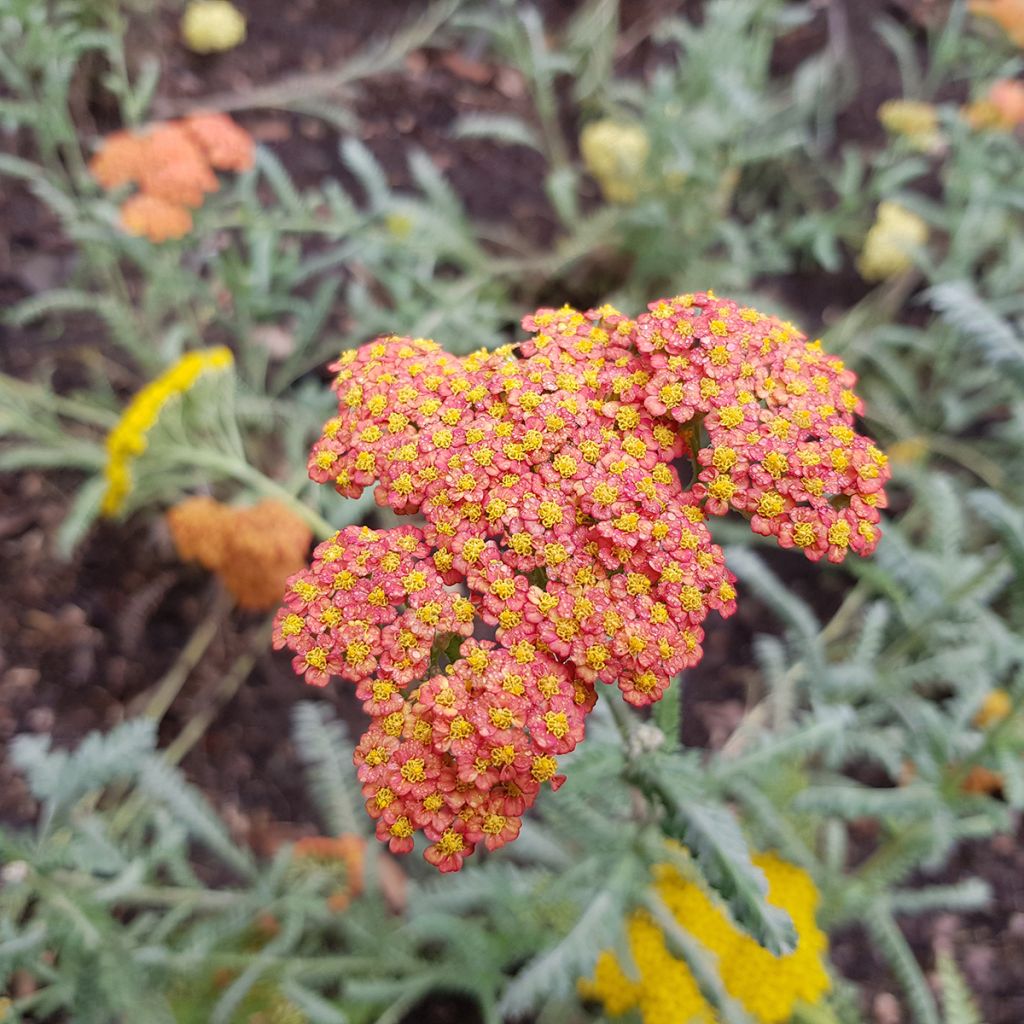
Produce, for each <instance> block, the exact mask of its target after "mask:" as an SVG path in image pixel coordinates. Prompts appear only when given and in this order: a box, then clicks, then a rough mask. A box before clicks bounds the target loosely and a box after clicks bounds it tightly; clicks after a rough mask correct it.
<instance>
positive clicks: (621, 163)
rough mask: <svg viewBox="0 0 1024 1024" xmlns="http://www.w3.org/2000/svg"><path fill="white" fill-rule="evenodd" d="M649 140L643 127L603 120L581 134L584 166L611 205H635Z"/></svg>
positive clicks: (648, 149) (590, 125)
mask: <svg viewBox="0 0 1024 1024" xmlns="http://www.w3.org/2000/svg"><path fill="white" fill-rule="evenodd" d="M650 151H651V140H650V139H649V138H648V136H647V132H646V130H645V129H644V127H643V126H642V125H639V124H635V123H630V122H625V121H615V120H613V119H611V118H604V119H603V120H600V121H592V122H591V123H590V124H588V125H587V126H586V127H585V128H584V129H583V131H582V132H581V133H580V153H581V154H582V156H583V165H584V166H585V167H586V169H587V170H588V171H589V172H590V173H591V174H592V175H593V176H594V178H595V179H596V180H597V183H598V185H600V186H601V192H602V194H603V195H604V197H605V199H607V200H608V201H609V202H610V203H633V202H636V198H637V194H638V192H639V188H640V184H641V182H642V179H643V174H644V168H645V166H646V164H647V157H648V155H649V153H650Z"/></svg>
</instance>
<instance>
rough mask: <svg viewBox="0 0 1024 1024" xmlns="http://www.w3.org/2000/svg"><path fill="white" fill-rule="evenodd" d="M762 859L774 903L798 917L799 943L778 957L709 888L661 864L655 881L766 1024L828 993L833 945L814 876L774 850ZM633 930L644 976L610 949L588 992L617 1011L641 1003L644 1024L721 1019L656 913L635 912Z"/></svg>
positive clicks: (706, 1023) (584, 992)
mask: <svg viewBox="0 0 1024 1024" xmlns="http://www.w3.org/2000/svg"><path fill="white" fill-rule="evenodd" d="M754 863H755V864H757V865H758V867H760V868H761V870H762V871H764V873H765V876H766V878H767V879H768V902H769V903H771V904H772V905H774V906H777V907H782V908H784V909H785V910H787V911H788V912H789V914H790V916H791V917H792V919H793V924H794V926H795V928H796V932H797V945H796V948H795V949H794V950H793V952H792V953H790V954H788V955H786V956H781V957H776V956H773V955H772V954H771V953H769V952H768V951H767V950H766V949H764V948H763V947H762V946H760V945H758V943H757V942H756V941H755V940H754V939H752V938H751V937H750V936H749V935H747V934H746V933H744V932H741V931H740V930H738V929H737V928H736V926H735V925H734V924H733V923H732V921H731V920H730V919H729V918H728V917H727V916H726V914H725V913H724V911H723V910H722V908H721V907H720V906H719V905H718V904H717V903H715V902H713V901H712V899H711V898H710V897H709V896H708V895H707V893H705V892H704V891H703V889H701V888H700V887H699V886H698V885H697V884H696V883H695V882H692V881H690V880H688V879H686V878H684V877H683V876H682V875H681V874H679V872H678V871H677V870H676V869H675V868H674V867H673V866H672V865H669V864H662V865H659V866H658V868H656V869H655V883H654V885H655V889H656V890H657V893H658V895H659V896H660V897H661V899H662V900H663V902H664V903H665V905H666V906H667V907H668V909H669V910H670V911H671V913H672V915H673V916H674V917H675V918H676V919H677V920H678V921H679V922H680V924H682V925H684V926H685V927H686V929H687V931H689V932H690V934H691V935H692V936H693V937H694V938H695V939H696V940H697V941H698V942H699V943H700V944H701V945H702V946H703V947H704V948H705V949H706V950H708V952H709V953H711V954H712V955H713V956H714V958H715V959H716V961H717V964H718V968H719V973H720V975H721V978H722V983H723V985H724V986H725V989H726V991H727V992H728V993H729V995H730V996H732V997H733V998H734V999H736V1000H737V1001H738V1002H739V1003H741V1004H742V1005H743V1007H744V1009H745V1010H746V1011H747V1013H748V1014H750V1016H751V1017H752V1018H753V1019H754V1020H755V1021H757V1022H758V1024H783V1022H784V1021H787V1020H789V1018H790V1017H791V1016H792V1013H793V1010H794V1008H795V1007H796V1006H797V1004H798V1003H806V1004H808V1005H815V1004H817V1003H819V1002H820V1001H821V999H822V997H823V996H824V995H825V993H826V992H827V991H828V988H829V980H828V974H827V973H826V970H825V966H824V963H823V960H824V956H825V953H826V951H827V945H828V943H827V939H826V937H825V935H824V933H823V932H822V931H821V930H820V929H819V928H818V926H817V924H816V922H815V919H814V918H815V911H816V909H817V904H818V892H817V889H816V888H815V886H814V883H813V881H812V880H811V878H810V876H809V875H808V874H807V873H806V872H805V871H804V870H802V869H801V868H798V867H796V866H795V865H793V864H788V863H786V862H785V861H783V860H780V859H779V858H778V857H776V856H775V855H774V854H770V853H768V854H761V855H758V856H755V857H754ZM626 930H627V934H628V937H629V947H630V953H631V955H632V958H633V961H634V963H635V964H636V967H637V970H638V972H639V978H638V979H637V980H632V979H630V978H629V977H628V975H627V973H626V971H625V970H624V969H623V967H622V965H620V964H619V962H618V961H617V960H616V958H615V955H614V954H613V953H612V952H610V951H606V952H604V953H602V954H601V956H600V957H599V958H598V962H597V966H596V969H595V972H594V977H593V979H592V980H584V981H581V982H580V983H579V986H578V988H579V992H580V995H581V996H583V997H584V998H588V999H594V1000H596V1001H598V1002H601V1003H603V1004H604V1008H605V1010H606V1012H607V1013H608V1014H609V1015H611V1016H619V1015H621V1014H623V1013H626V1012H628V1011H629V1010H632V1009H634V1008H635V1009H637V1010H639V1013H640V1017H641V1019H642V1020H643V1024H676V1022H678V1021H681V1020H685V1021H690V1022H693V1024H714V1022H715V1021H716V1020H717V1018H716V1016H715V1013H714V1011H713V1009H712V1007H711V1006H710V1005H709V1004H708V1003H707V1001H706V1000H705V999H704V997H703V996H702V995H701V993H700V989H699V987H698V985H697V982H696V980H695V979H694V978H693V976H692V975H691V974H690V971H689V968H688V967H687V966H686V964H685V963H683V962H682V961H681V960H677V959H676V958H675V957H674V956H672V954H671V953H669V951H668V948H667V946H666V944H665V939H664V936H663V935H662V932H661V930H660V929H659V928H658V927H657V925H656V924H655V923H654V921H653V919H652V918H651V916H650V915H649V914H647V913H646V912H645V911H636V912H634V913H633V914H632V915H631V916H630V919H629V921H628V923H627V928H626Z"/></svg>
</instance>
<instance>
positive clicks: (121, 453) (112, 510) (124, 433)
mask: <svg viewBox="0 0 1024 1024" xmlns="http://www.w3.org/2000/svg"><path fill="white" fill-rule="evenodd" d="M233 362H234V357H233V356H232V355H231V350H230V349H227V348H224V347H223V346H220V347H217V348H211V349H207V350H205V351H201V352H188V353H186V354H185V355H183V356H182V357H181V359H179V360H178V361H177V362H176V363H175V364H174V365H173V366H172V367H170V369H168V370H165V371H164V373H162V374H161V375H160V376H159V377H157V378H156V380H152V381H150V382H149V383H148V384H147V385H146V386H145V387H144V388H143V389H142V390H141V391H140V392H139V393H138V394H137V395H136V396H135V397H134V398H133V399H132V400H131V402H130V403H129V404H128V407H127V408H126V409H125V411H124V412H123V413H122V414H121V418H120V419H119V420H118V421H117V423H116V424H115V425H114V427H113V428H112V429H111V431H110V433H109V434H107V442H106V447H107V465H106V468H105V470H104V475H105V477H106V481H107V490H106V493H105V494H104V495H103V502H102V505H101V512H102V513H103V515H105V516H114V515H117V513H118V512H120V511H121V509H122V508H124V503H125V501H126V499H127V498H128V495H129V494H130V493H131V489H132V476H131V464H132V463H133V462H134V461H135V460H136V459H137V458H138V457H139V456H140V455H141V454H142V453H143V452H144V451H145V450H146V447H147V445H148V443H149V442H148V440H147V435H148V434H149V432H150V430H152V429H153V427H154V426H155V424H156V421H157V419H158V418H159V417H160V412H161V410H162V409H163V407H164V406H165V405H166V404H167V402H168V401H169V400H170V399H171V398H173V397H174V396H175V395H180V394H184V393H185V392H186V391H189V390H191V388H192V387H193V386H194V385H195V383H196V381H197V380H198V379H199V378H200V377H201V376H202V375H203V374H204V373H207V372H208V371H214V370H223V369H226V368H227V367H229V366H231V365H232V363H233Z"/></svg>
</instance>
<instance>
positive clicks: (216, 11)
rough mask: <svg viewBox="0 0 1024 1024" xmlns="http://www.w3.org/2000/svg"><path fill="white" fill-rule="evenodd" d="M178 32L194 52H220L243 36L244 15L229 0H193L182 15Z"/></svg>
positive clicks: (236, 43)
mask: <svg viewBox="0 0 1024 1024" xmlns="http://www.w3.org/2000/svg"><path fill="white" fill-rule="evenodd" d="M181 36H182V39H184V40H185V45H186V46H187V47H188V48H189V49H190V50H192V51H193V52H195V53H221V52H222V51H224V50H230V49H232V48H233V47H235V46H238V44H239V43H241V42H242V41H243V40H244V39H245V16H244V15H243V14H242V12H241V11H240V10H239V9H238V8H237V7H235V5H234V4H232V3H229V2H228V0H194V2H193V3H190V4H189V5H188V7H186V8H185V14H184V16H183V17H182V19H181Z"/></svg>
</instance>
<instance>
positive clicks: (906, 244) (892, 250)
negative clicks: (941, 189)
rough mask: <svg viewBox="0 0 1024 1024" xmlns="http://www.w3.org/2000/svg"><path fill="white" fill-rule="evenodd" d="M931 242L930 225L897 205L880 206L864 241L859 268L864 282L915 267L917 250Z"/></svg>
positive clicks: (884, 278) (882, 204)
mask: <svg viewBox="0 0 1024 1024" xmlns="http://www.w3.org/2000/svg"><path fill="white" fill-rule="evenodd" d="M927 241H928V225H927V224H926V223H925V221H924V220H922V219H921V218H920V217H919V216H918V215H917V214H916V213H911V212H910V210H907V209H904V208H903V207H902V206H900V205H899V204H898V203H892V202H884V203H879V204H878V211H877V213H876V214H875V223H874V224H873V225H872V226H871V230H870V231H868V233H867V237H866V238H865V239H864V248H863V249H862V250H861V254H860V259H859V260H858V261H857V269H858V270H859V271H860V276H861V277H863V278H864V280H865V281H884V280H886V279H887V278H890V277H896V276H897V275H898V274H902V273H903V271H905V270H909V269H910V268H911V267H912V266H913V265H914V260H913V253H914V250H915V249H917V248H920V247H921V246H922V245H924V244H925V243H926V242H927Z"/></svg>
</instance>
